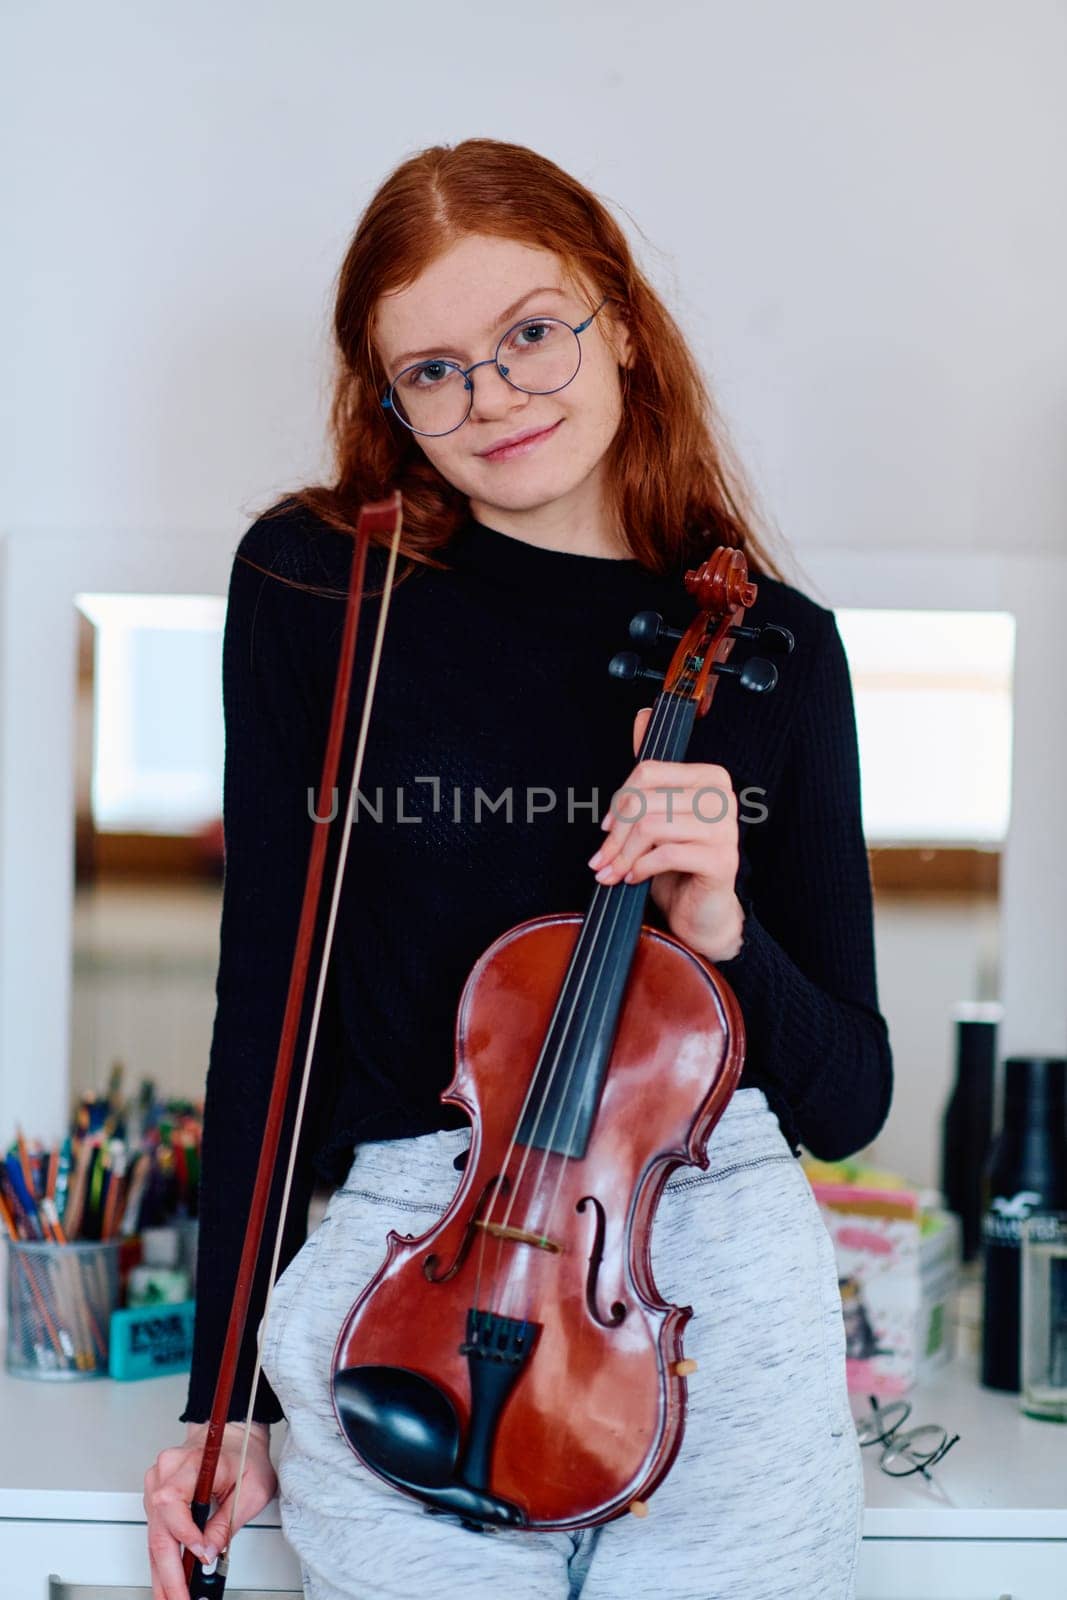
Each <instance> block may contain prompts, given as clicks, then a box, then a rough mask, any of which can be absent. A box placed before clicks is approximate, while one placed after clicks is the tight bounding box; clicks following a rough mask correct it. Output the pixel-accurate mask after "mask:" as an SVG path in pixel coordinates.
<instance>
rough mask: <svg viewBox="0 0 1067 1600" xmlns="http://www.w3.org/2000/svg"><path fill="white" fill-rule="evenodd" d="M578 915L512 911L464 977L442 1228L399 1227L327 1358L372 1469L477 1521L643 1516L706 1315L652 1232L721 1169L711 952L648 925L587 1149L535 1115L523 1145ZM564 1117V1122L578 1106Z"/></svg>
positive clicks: (724, 1069) (725, 994) (726, 1056)
mask: <svg viewBox="0 0 1067 1600" xmlns="http://www.w3.org/2000/svg"><path fill="white" fill-rule="evenodd" d="M581 928H582V918H581V917H580V916H577V915H566V914H564V915H549V916H544V917H539V918H536V919H534V920H532V921H529V922H525V923H522V924H520V925H519V926H517V927H515V928H512V929H510V930H509V931H508V932H507V933H505V934H504V935H502V936H501V937H500V938H499V939H498V940H496V942H495V943H494V944H493V945H491V946H490V948H489V949H488V950H487V951H486V952H485V953H484V954H483V956H482V957H481V958H480V960H479V961H478V963H477V964H476V965H475V967H474V968H473V970H472V971H471V973H470V975H469V977H468V979H467V982H466V985H465V987H464V990H463V994H462V997H461V1000H460V1006H459V1011H458V1015H457V1023H456V1062H457V1065H456V1072H455V1076H454V1078H453V1080H452V1082H451V1083H450V1085H449V1087H448V1089H447V1090H446V1091H445V1092H444V1094H443V1095H442V1100H443V1101H445V1102H447V1103H451V1104H454V1105H458V1106H462V1107H463V1108H464V1110H465V1111H466V1112H467V1113H468V1115H469V1116H470V1119H471V1123H472V1138H471V1146H470V1150H469V1152H468V1156H467V1163H466V1166H465V1168H464V1171H463V1177H462V1180H461V1182H460V1185H459V1188H458V1190H457V1192H456V1194H455V1196H454V1198H453V1200H452V1203H451V1204H450V1206H449V1208H448V1210H447V1212H446V1213H445V1215H444V1216H443V1217H442V1218H441V1219H440V1221H439V1222H438V1223H437V1224H436V1226H434V1227H433V1228H432V1229H430V1230H429V1231H428V1232H426V1233H423V1234H422V1235H420V1236H419V1237H418V1238H412V1237H411V1236H410V1235H400V1234H398V1233H396V1232H395V1231H394V1232H391V1233H390V1234H389V1236H388V1241H387V1256H386V1259H385V1261H384V1263H383V1265H382V1266H381V1268H380V1269H379V1271H378V1273H377V1274H376V1275H375V1277H374V1278H373V1279H372V1280H371V1282H370V1283H369V1284H367V1286H366V1288H365V1289H364V1290H363V1292H362V1294H361V1295H360V1297H359V1299H358V1300H357V1302H356V1304H355V1305H354V1306H353V1308H352V1310H351V1312H350V1314H349V1316H348V1319H347V1321H346V1322H345V1324H344V1326H343V1328H342V1330H341V1332H340V1335H339V1337H338V1340H337V1345H336V1349H335V1353H334V1361H333V1375H334V1381H333V1389H334V1403H335V1408H336V1410H337V1416H338V1421H339V1423H340V1425H341V1428H342V1430H343V1431H344V1433H345V1435H346V1437H347V1438H348V1441H349V1443H350V1444H351V1445H352V1447H353V1449H354V1450H355V1451H356V1454H357V1455H358V1456H359V1457H360V1459H361V1460H362V1461H363V1462H364V1464H365V1465H366V1466H368V1467H369V1468H370V1469H371V1470H372V1471H375V1472H376V1473H377V1474H378V1475H379V1476H380V1477H382V1478H383V1479H384V1480H385V1481H386V1482H389V1483H391V1484H393V1485H394V1486H395V1487H397V1488H399V1489H401V1490H403V1491H405V1492H407V1493H409V1494H413V1495H415V1496H416V1497H417V1498H419V1499H422V1500H423V1501H424V1503H425V1504H426V1505H427V1506H428V1507H429V1508H430V1509H432V1510H437V1511H440V1512H449V1511H451V1512H454V1513H457V1514H459V1515H460V1516H461V1517H462V1518H463V1520H464V1521H465V1522H466V1523H467V1524H468V1525H472V1526H477V1527H482V1526H484V1525H485V1524H486V1523H497V1524H503V1525H511V1526H520V1527H526V1528H531V1529H573V1528H579V1527H586V1526H591V1525H593V1524H596V1523H600V1522H606V1521H609V1520H611V1519H612V1518H613V1517H616V1516H619V1515H621V1514H622V1513H624V1512H625V1511H626V1510H628V1509H629V1508H631V1506H633V1504H634V1502H637V1503H638V1509H641V1503H642V1502H643V1501H644V1499H645V1498H646V1497H647V1496H648V1495H649V1494H650V1493H651V1492H652V1490H653V1489H655V1487H656V1485H657V1484H658V1483H659V1482H660V1481H661V1479H662V1478H663V1477H664V1476H665V1474H666V1473H667V1471H668V1469H669V1467H670V1465H671V1462H672V1461H673V1459H674V1457H675V1455H676V1454H677V1451H678V1448H679V1446H680V1443H681V1438H682V1429H683V1423H684V1416H685V1405H686V1380H685V1377H684V1376H682V1375H680V1374H679V1373H678V1372H677V1371H676V1365H675V1364H676V1363H677V1362H679V1361H680V1360H682V1333H683V1330H684V1328H685V1325H686V1323H687V1321H688V1320H689V1318H690V1316H691V1315H692V1308H691V1307H689V1306H672V1305H668V1304H667V1303H666V1302H664V1301H663V1300H662V1299H661V1298H660V1296H659V1293H658V1291H657V1289H656V1285H655V1283H654V1281H653V1277H652V1269H651V1250H650V1235H651V1230H652V1223H653V1220H654V1214H655V1210H656V1205H657V1202H658V1199H659V1196H660V1194H661V1192H662V1189H663V1186H664V1184H665V1183H666V1181H667V1178H668V1177H669V1175H670V1173H671V1172H672V1171H673V1170H674V1169H675V1168H676V1167H677V1166H679V1165H680V1164H684V1163H689V1164H694V1165H698V1166H706V1165H707V1156H706V1153H705V1146H706V1143H707V1139H708V1136H709V1134H710V1133H711V1131H712V1129H713V1128H714V1126H715V1124H716V1122H717V1121H718V1119H719V1117H720V1116H721V1115H722V1113H723V1111H724V1109H725V1107H726V1104H727V1102H728V1100H729V1098H730V1096H731V1094H732V1093H733V1091H734V1089H735V1088H736V1085H737V1081H738V1079H739V1077H740V1074H741V1068H742V1063H743V1059H744V1029H743V1023H742V1019H741V1013H740V1009H739V1007H738V1004H737V1001H736V999H735V998H734V995H733V993H732V992H731V990H730V988H729V987H728V985H727V984H726V983H725V981H724V980H723V979H722V978H721V977H720V976H719V975H718V973H717V972H716V970H715V968H714V966H712V964H711V963H710V962H708V961H706V960H704V959H703V958H702V957H701V956H699V955H697V954H695V953H694V952H693V951H692V950H690V949H689V948H688V947H687V946H685V945H684V944H682V943H681V942H680V941H679V940H677V939H675V938H673V937H672V936H671V935H670V934H667V933H662V932H660V931H658V930H656V929H652V928H649V927H647V926H642V927H641V928H640V931H639V933H638V934H637V938H636V945H635V948H634V951H633V957H632V966H631V967H630V969H629V976H628V979H627V982H626V989H625V996H624V999H623V1001H622V1006H621V1011H620V1013H619V1016H618V1024H617V1029H616V1031H615V1033H614V1036H613V1040H612V1043H611V1046H610V1055H609V1058H608V1069H607V1071H606V1073H605V1074H604V1076H603V1079H602V1084H601V1087H600V1090H599V1093H598V1096H597V1101H596V1104H595V1107H593V1108H592V1111H591V1115H590V1117H589V1120H588V1126H587V1129H586V1135H585V1137H584V1140H583V1141H582V1142H581V1147H580V1148H579V1145H578V1144H576V1143H574V1142H572V1143H571V1144H570V1145H568V1144H567V1141H566V1139H565V1138H562V1137H561V1135H560V1134H559V1133H558V1132H557V1133H556V1135H555V1138H554V1139H552V1138H546V1137H544V1136H543V1132H544V1130H543V1126H542V1136H541V1137H539V1138H538V1140H537V1142H536V1143H534V1144H527V1143H523V1142H521V1140H520V1139H519V1138H518V1137H517V1136H516V1135H517V1133H521V1132H522V1128H523V1113H524V1102H528V1100H529V1091H530V1089H531V1083H532V1081H533V1080H534V1077H535V1071H536V1065H537V1060H538V1052H539V1050H540V1048H541V1045H542V1041H544V1040H545V1039H546V1037H547V1036H549V1034H550V1031H551V1028H552V1025H553V1019H554V1010H553V1008H554V1007H556V1006H557V1001H558V996H559V994H560V992H561V987H562V985H563V984H564V981H565V977H566V974H567V972H568V969H569V968H571V967H572V965H573V961H574V956H575V948H576V943H577V941H578V938H579V934H580V931H581ZM558 1110H560V1111H565V1112H566V1115H567V1119H568V1120H570V1121H571V1122H573V1121H574V1120H575V1119H576V1115H577V1110H578V1107H577V1103H576V1102H574V1103H571V1102H566V1101H560V1103H559V1107H558ZM572 1113H574V1114H573V1115H572ZM541 1120H542V1125H543V1124H544V1123H545V1122H546V1120H547V1119H545V1118H542V1119H541ZM554 1120H555V1122H556V1123H557V1124H559V1123H560V1122H561V1120H562V1119H561V1117H559V1116H557V1117H556V1118H555V1119H554ZM526 1126H527V1128H529V1127H530V1126H531V1124H530V1122H529V1119H527V1123H526ZM553 1144H555V1145H556V1146H557V1147H556V1148H553ZM494 1218H495V1219H496V1220H495V1221H494V1220H493V1219H494Z"/></svg>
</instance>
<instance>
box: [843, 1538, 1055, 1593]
mask: <svg viewBox="0 0 1067 1600" xmlns="http://www.w3.org/2000/svg"><path fill="white" fill-rule="evenodd" d="M856 1595H857V1600H1054V1597H1058V1596H1061V1595H1067V1540H1064V1539H864V1541H863V1545H862V1547H861V1550H860V1563H859V1574H858V1577H857V1582H856Z"/></svg>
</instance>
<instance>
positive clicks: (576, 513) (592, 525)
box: [470, 485, 632, 558]
mask: <svg viewBox="0 0 1067 1600" xmlns="http://www.w3.org/2000/svg"><path fill="white" fill-rule="evenodd" d="M581 487H582V488H585V487H586V486H585V485H582V486H581ZM601 499H602V497H599V496H598V497H595V498H594V497H593V496H592V495H590V494H586V495H579V494H574V495H564V496H562V497H561V498H560V499H558V500H550V501H548V502H547V503H546V504H544V505H539V506H528V507H523V508H522V509H521V510H515V509H513V508H512V507H510V506H497V505H493V504H492V503H491V502H490V501H488V500H479V499H476V498H475V497H474V496H473V495H472V496H471V499H470V513H471V515H472V516H473V517H474V518H475V519H476V521H478V522H480V523H481V524H482V525H483V527H486V528H495V529H496V531H497V532H498V533H506V534H509V535H510V536H511V538H513V539H522V540H523V541H524V542H525V543H526V544H533V545H539V546H540V547H541V548H542V549H543V550H565V551H569V552H570V553H571V554H572V555H581V556H609V557H616V558H618V557H625V556H629V555H631V554H632V551H631V550H630V549H629V547H628V545H627V543H626V540H625V538H624V537H623V534H622V529H621V528H620V527H619V526H618V525H617V523H616V522H615V520H614V518H612V517H611V516H610V515H609V514H608V513H607V512H606V510H605V508H604V507H603V505H602V504H601V503H600V502H601Z"/></svg>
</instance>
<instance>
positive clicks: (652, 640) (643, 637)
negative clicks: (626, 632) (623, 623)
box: [630, 611, 682, 644]
mask: <svg viewBox="0 0 1067 1600" xmlns="http://www.w3.org/2000/svg"><path fill="white" fill-rule="evenodd" d="M681 637H682V630H681V628H669V627H668V626H667V624H666V623H665V622H664V620H663V618H662V617H661V616H660V614H659V612H658V611H639V612H638V613H637V615H636V617H631V618H630V638H631V639H633V640H634V641H635V642H636V643H637V644H658V643H659V642H660V640H661V639H680V638H681Z"/></svg>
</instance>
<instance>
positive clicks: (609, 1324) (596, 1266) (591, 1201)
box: [574, 1194, 626, 1328]
mask: <svg viewBox="0 0 1067 1600" xmlns="http://www.w3.org/2000/svg"><path fill="white" fill-rule="evenodd" d="M587 1205H591V1206H592V1207H593V1213H594V1216H595V1217H596V1227H595V1228H594V1230H593V1246H592V1249H591V1250H590V1252H589V1271H588V1273H587V1274H586V1279H585V1303H586V1306H587V1307H588V1308H589V1315H590V1316H591V1317H592V1319H593V1321H594V1322H598V1323H599V1324H600V1326H601V1327H602V1328H617V1327H618V1326H619V1323H620V1322H622V1321H623V1319H624V1318H625V1316H626V1307H625V1306H624V1305H623V1303H622V1301H621V1300H616V1301H615V1303H614V1305H613V1306H612V1308H611V1311H610V1313H609V1315H608V1316H606V1317H602V1316H601V1315H600V1312H599V1311H598V1310H597V1303H596V1292H597V1279H598V1277H599V1276H600V1263H601V1262H602V1261H603V1259H604V1207H603V1206H602V1205H601V1204H600V1201H599V1200H598V1199H597V1197H596V1195H595V1194H587V1195H583V1196H582V1198H581V1199H580V1200H579V1201H578V1203H577V1205H576V1206H575V1208H574V1209H575V1211H584V1210H585V1208H586V1206H587Z"/></svg>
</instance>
